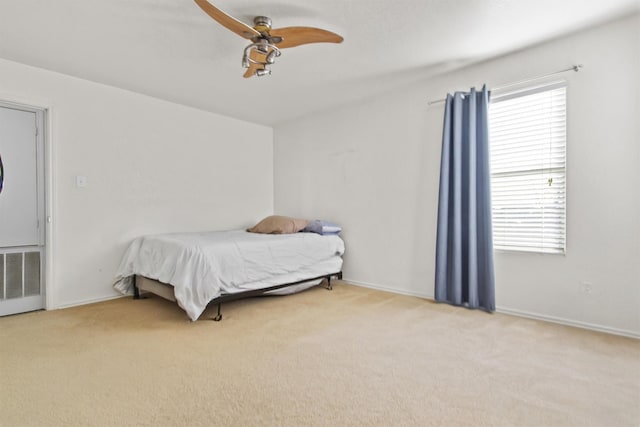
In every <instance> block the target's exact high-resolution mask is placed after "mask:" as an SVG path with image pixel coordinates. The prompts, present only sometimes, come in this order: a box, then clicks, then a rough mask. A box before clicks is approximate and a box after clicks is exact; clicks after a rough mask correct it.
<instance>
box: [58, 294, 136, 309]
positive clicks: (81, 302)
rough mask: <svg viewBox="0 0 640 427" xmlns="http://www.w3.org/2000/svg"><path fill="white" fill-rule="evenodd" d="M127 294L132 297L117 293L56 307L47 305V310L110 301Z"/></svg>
mask: <svg viewBox="0 0 640 427" xmlns="http://www.w3.org/2000/svg"><path fill="white" fill-rule="evenodd" d="M126 296H129V297H130V296H131V295H120V294H116V295H109V296H104V297H98V298H90V299H85V300H78V301H73V302H69V303H65V304H60V305H56V306H55V307H47V310H61V309H63V308H71V307H77V306H79V305H85V304H95V303H97V302H105V301H110V300H113V299H118V298H123V297H126Z"/></svg>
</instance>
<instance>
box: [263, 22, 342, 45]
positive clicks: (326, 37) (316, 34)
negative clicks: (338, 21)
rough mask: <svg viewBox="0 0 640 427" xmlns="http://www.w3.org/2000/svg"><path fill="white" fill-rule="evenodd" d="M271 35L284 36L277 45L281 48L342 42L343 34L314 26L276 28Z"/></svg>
mask: <svg viewBox="0 0 640 427" xmlns="http://www.w3.org/2000/svg"><path fill="white" fill-rule="evenodd" d="M269 35H270V36H271V37H282V41H281V42H277V43H276V46H278V47H279V48H280V49H285V48H288V47H295V46H300V45H302V44H309V43H342V40H344V39H343V38H342V36H340V35H338V34H336V33H332V32H331V31H327V30H322V29H320V28H312V27H285V28H276V29H273V30H271V32H270V33H269Z"/></svg>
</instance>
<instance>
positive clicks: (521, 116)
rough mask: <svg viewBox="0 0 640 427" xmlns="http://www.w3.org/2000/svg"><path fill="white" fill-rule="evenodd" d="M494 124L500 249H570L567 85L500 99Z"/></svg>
mask: <svg viewBox="0 0 640 427" xmlns="http://www.w3.org/2000/svg"><path fill="white" fill-rule="evenodd" d="M489 128H490V131H489V141H490V148H491V186H492V187H491V191H492V196H491V202H492V209H493V212H492V216H493V240H494V247H495V248H496V249H503V250H516V251H533V252H545V253H564V250H565V223H566V221H565V215H566V200H565V198H566V197H565V196H566V191H565V188H566V186H565V183H566V179H565V177H566V174H565V154H566V133H567V132H566V85H565V84H564V83H557V84H553V85H547V86H544V87H537V88H531V89H528V90H524V91H519V92H515V93H511V94H505V95H503V96H497V97H495V99H492V100H491V105H490V110H489Z"/></svg>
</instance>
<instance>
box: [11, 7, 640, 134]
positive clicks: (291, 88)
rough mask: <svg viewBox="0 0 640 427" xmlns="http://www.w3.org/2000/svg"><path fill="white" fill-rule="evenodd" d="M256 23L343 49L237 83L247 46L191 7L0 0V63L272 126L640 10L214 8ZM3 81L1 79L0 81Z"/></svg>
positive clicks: (297, 56)
mask: <svg viewBox="0 0 640 427" xmlns="http://www.w3.org/2000/svg"><path fill="white" fill-rule="evenodd" d="M211 2H212V3H213V4H214V5H215V6H216V7H218V8H220V9H222V10H223V11H225V12H227V13H228V14H230V15H232V16H234V17H236V18H237V19H240V20H242V21H243V22H246V23H248V24H252V19H253V16H255V15H266V16H269V17H271V18H272V20H273V26H274V28H279V27H287V26H311V27H320V28H324V29H327V30H330V31H334V32H336V33H338V34H340V35H342V36H343V37H344V39H345V41H344V42H343V43H342V44H339V45H336V44H311V45H305V46H300V47H296V48H292V49H286V50H284V51H283V54H282V56H281V57H280V58H279V59H278V61H277V63H276V64H274V65H273V66H272V71H273V75H271V76H268V77H262V78H257V77H252V78H250V79H244V78H242V74H243V72H244V69H243V68H242V67H241V56H242V51H243V49H244V47H245V45H247V44H248V42H247V41H246V40H245V39H243V38H241V37H239V36H237V35H236V34H234V33H232V32H230V31H229V30H227V29H225V28H223V27H221V26H220V25H219V24H217V23H216V22H215V21H213V20H212V19H211V18H210V17H208V16H207V15H205V13H204V12H203V11H202V10H201V9H200V8H199V7H198V6H197V5H196V4H195V3H194V2H193V0H102V1H98V0H56V1H52V0H0V57H2V58H5V59H9V60H13V61H17V62H22V63H25V64H29V65H33V66H37V67H42V68H46V69H49V70H53V71H57V72H61V73H64V74H68V75H72V76H76V77H80V78H84V79H88V80H92V81H95V82H100V83H105V84H108V85H112V86H118V87H121V88H124V89H128V90H131V91H135V92H139V93H143V94H147V95H151V96H154V97H157V98H161V99H165V100H169V101H173V102H177V103H181V104H185V105H189V106H193V107H196V108H200V109H204V110H208V111H212V112H215V113H220V114H224V115H227V116H231V117H236V118H239V119H243V120H248V121H251V122H256V123H262V124H266V125H273V124H276V123H278V122H281V121H284V120H287V119H291V118H294V117H297V116H300V115H304V114H309V113H311V112H313V111H317V110H321V109H325V108H329V107H331V106H332V105H338V104H342V103H345V102H350V101H353V100H356V99H358V98H360V97H362V96H366V95H368V94H371V93H372V92H374V91H377V90H385V89H390V88H392V87H393V86H394V85H396V84H402V83H404V82H406V81H407V79H408V78H410V76H413V77H415V76H416V75H420V76H422V77H428V76H429V75H434V74H435V73H438V72H441V71H442V70H446V69H450V68H451V67H455V66H457V65H460V64H468V63H470V62H474V61H479V60H482V59H486V58H488V57H492V56H496V55H500V54H504V53H506V52H508V51H512V50H516V49H520V48H522V47H525V46H527V45H531V44H535V43H538V42H541V41H544V40H548V39H550V38H554V37H557V36H559V35H562V34H566V33H568V32H572V31H575V30H578V29H580V28H583V27H586V26H590V25H593V24H597V23H599V22H604V21H607V20H609V19H612V18H614V17H617V16H621V15H624V14H626V13H630V12H632V11H635V10H638V8H639V7H640V6H639V3H640V1H639V0H395V1H391V0H307V1H304V2H301V1H296V0H273V1H266V2H265V1H258V0H211ZM0 78H1V76H0Z"/></svg>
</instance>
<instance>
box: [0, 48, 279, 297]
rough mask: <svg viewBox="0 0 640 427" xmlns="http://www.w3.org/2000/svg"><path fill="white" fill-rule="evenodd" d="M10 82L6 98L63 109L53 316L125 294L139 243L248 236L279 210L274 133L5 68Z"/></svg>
mask: <svg viewBox="0 0 640 427" xmlns="http://www.w3.org/2000/svg"><path fill="white" fill-rule="evenodd" d="M0 76H2V78H0V100H5V101H12V102H21V103H26V104H31V105H36V106H41V107H47V108H49V109H50V112H51V114H50V117H49V119H50V120H49V124H50V129H49V138H48V140H49V141H48V143H49V145H48V147H49V149H50V154H51V159H52V168H51V171H52V174H53V181H52V194H53V201H54V206H53V207H52V211H51V212H50V213H51V215H52V217H53V223H52V225H51V227H52V228H51V233H52V235H53V247H52V249H53V262H52V263H50V268H52V280H51V281H50V283H49V295H48V307H49V308H56V307H62V306H67V305H73V304H77V303H83V302H88V301H95V300H100V299H104V298H109V297H111V296H114V295H116V293H115V292H114V290H113V289H112V288H111V283H112V281H113V276H114V273H115V270H116V268H117V266H118V264H119V262H120V257H121V256H122V254H123V251H124V250H125V248H126V246H127V244H128V243H129V242H130V241H131V239H132V238H133V237H136V236H138V235H141V234H145V233H156V232H158V233H159V232H172V231H190V230H194V231H195V230H221V229H230V228H241V227H246V226H247V225H250V224H252V223H255V222H256V221H257V220H258V219H260V218H261V217H263V216H266V215H268V214H270V213H272V211H273V130H272V129H271V128H269V127H265V126H259V125H255V124H251V123H247V122H242V121H238V120H234V119H229V118H226V117H223V116H220V115H215V114H210V113H206V112H203V111H199V110H195V109H192V108H188V107H184V106H181V105H176V104H171V103H168V102H164V101H160V100H157V99H153V98H150V97H147V96H143V95H139V94H135V93H132V92H128V91H124V90H121V89H117V88H113V87H109V86H104V85H99V84H96V83H92V82H88V81H85V80H80V79H76V78H73V77H69V76H65V75H61V74H57V73H53V72H49V71H46V70H42V69H36V68H32V67H28V66H25V65H21V64H17V63H14V62H9V61H5V60H0ZM211 96H215V94H211ZM76 175H84V176H87V178H88V186H87V187H86V188H76V186H75V177H76Z"/></svg>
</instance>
